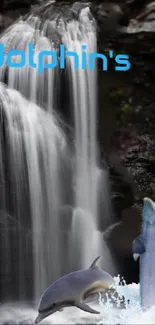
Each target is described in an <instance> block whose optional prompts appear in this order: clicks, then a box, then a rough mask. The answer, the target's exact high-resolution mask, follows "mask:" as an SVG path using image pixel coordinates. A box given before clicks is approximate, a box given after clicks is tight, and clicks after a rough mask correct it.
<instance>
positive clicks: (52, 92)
mask: <svg viewBox="0 0 155 325" xmlns="http://www.w3.org/2000/svg"><path fill="white" fill-rule="evenodd" d="M50 3H52V2H50ZM60 39H61V42H62V43H63V44H64V45H65V48H66V49H67V50H69V51H70V50H71V51H76V52H77V53H79V54H80V51H81V46H82V45H86V46H87V55H88V54H89V52H96V49H97V44H96V43H97V42H96V30H95V21H94V19H93V17H92V16H91V15H90V12H89V8H88V7H86V8H84V9H83V10H81V12H80V14H79V18H78V19H72V20H66V19H65V18H63V17H61V18H60V19H56V18H55V19H52V20H50V19H46V20H44V21H42V20H41V19H40V18H39V17H37V16H36V15H35V14H31V15H30V16H28V17H27V18H26V19H21V20H20V21H18V22H17V23H15V24H14V25H13V26H11V27H10V28H9V29H8V30H7V31H6V32H5V33H4V34H3V35H2V37H1V40H0V41H1V43H3V44H4V45H5V49H6V52H7V51H8V50H9V49H21V50H24V51H25V52H26V51H27V48H28V44H29V43H33V44H34V62H37V61H36V60H37V55H38V52H39V51H41V50H55V51H57V53H58V43H60ZM14 60H18V57H15V58H14ZM47 60H48V58H47ZM47 62H48V61H47ZM62 75H63V76H62ZM64 75H65V77H64ZM62 78H65V83H67V82H68V96H69V102H70V105H69V106H70V107H69V111H70V115H71V116H73V125H72V130H71V131H70V133H71V137H72V138H73V139H74V140H73V143H70V141H69V139H68V140H67V134H65V123H64V121H62V119H63V118H62V117H61V118H60V116H59V109H61V107H60V97H61V95H62V93H63V89H60V85H61V80H62ZM0 81H1V85H0V100H1V124H3V134H2V133H1V147H0V181H1V187H2V191H1V193H2V194H1V198H2V200H1V206H0V209H1V212H0V213H1V220H2V222H3V220H4V224H3V227H2V232H3V235H1V236H0V240H1V252H0V255H1V257H0V259H1V260H2V261H3V264H4V266H3V267H2V272H3V274H5V279H6V284H5V285H4V286H2V284H1V287H2V289H3V290H2V294H3V295H4V291H5V289H4V287H6V285H7V286H8V287H9V283H11V282H15V285H16V290H17V291H18V292H17V296H19V297H20V298H21V299H26V298H27V296H28V293H27V292H28V291H29V290H30V291H31V290H32V288H31V287H33V288H34V289H33V290H32V291H33V293H34V298H35V299H38V298H39V296H40V294H41V293H42V292H43V291H44V289H45V288H46V287H47V286H48V285H49V284H50V283H51V282H52V281H53V280H55V279H56V278H58V277H59V276H61V275H62V274H64V272H66V271H68V272H69V271H71V270H72V269H75V268H83V267H88V266H89V264H91V262H92V260H93V259H94V258H95V257H96V256H98V255H99V254H102V251H103V250H104V257H105V259H104V266H107V264H108V263H109V261H106V259H108V258H109V259H111V258H110V257H107V256H109V253H108V248H107V247H106V245H105V243H103V239H102V235H101V233H100V232H99V230H98V205H99V189H100V186H101V182H102V180H103V179H104V181H105V177H103V173H104V172H103V171H102V170H101V169H100V168H99V163H98V148H97V134H96V133H97V127H96V125H97V93H96V89H97V73H96V69H95V70H94V71H90V70H89V68H87V69H86V70H81V69H79V70H75V69H74V64H73V60H72V58H68V59H67V61H66V69H65V74H63V73H62V71H60V69H59V68H55V69H46V70H45V72H44V73H43V74H40V73H39V72H38V70H37V69H34V68H32V67H30V66H28V65H26V66H25V67H24V68H16V69H14V68H8V67H7V65H6V64H5V65H4V66H3V67H1V69H0ZM2 82H3V83H4V82H5V83H7V86H8V87H5V86H4V85H3V84H2ZM104 187H105V188H107V187H108V184H107V182H106V181H105V183H104ZM103 194H104V193H103ZM103 200H104V198H103ZM104 202H105V204H107V203H106V200H105V201H104ZM65 209H66V210H68V211H69V214H70V215H69V219H70V223H71V225H70V229H68V231H67V233H66V231H64V230H63V229H62V223H63V222H64V221H63V218H64V216H63V212H64V213H65V211H66V210H65ZM106 217H107V216H106ZM107 254H108V255H107ZM17 261H18V263H17ZM13 277H14V279H13ZM13 290H14V289H12V287H11V289H10V290H9V293H8V297H7V298H10V295H11V293H12V292H13ZM12 296H13V294H12Z"/></svg>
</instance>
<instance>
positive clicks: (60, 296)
mask: <svg viewBox="0 0 155 325" xmlns="http://www.w3.org/2000/svg"><path fill="white" fill-rule="evenodd" d="M100 259H101V256H99V257H97V258H96V259H95V260H94V262H93V263H92V265H91V266H90V268H89V269H86V270H79V271H75V272H72V273H69V274H67V275H65V276H63V277H62V278H60V279H58V280H56V281H55V282H54V283H53V284H51V285H50V286H49V287H48V288H47V289H46V291H45V292H44V293H43V295H42V297H41V301H40V305H39V310H38V311H39V314H38V316H37V318H36V320H35V323H36V324H38V323H39V322H40V321H41V320H43V319H44V318H46V317H48V316H49V315H52V314H54V313H55V312H56V311H59V310H61V309H62V308H63V307H67V306H76V307H78V308H80V309H82V310H84V311H86V312H88V313H92V314H100V313H99V312H98V311H96V310H94V309H92V308H91V307H89V306H88V305H87V304H86V303H84V302H85V301H86V300H87V299H88V298H90V297H91V296H92V297H93V294H94V293H99V292H103V291H105V290H107V289H110V288H111V287H112V285H113V284H114V280H113V278H112V276H111V275H110V274H108V273H106V272H104V271H103V270H101V269H100V267H99V261H100Z"/></svg>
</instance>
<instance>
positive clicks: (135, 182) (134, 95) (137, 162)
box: [99, 1, 155, 280]
mask: <svg viewBox="0 0 155 325" xmlns="http://www.w3.org/2000/svg"><path fill="white" fill-rule="evenodd" d="M137 3H138V1H137V2H136V1H134V2H133V3H132V6H133V7H132V6H131V2H130V10H131V9H132V8H133V9H132V10H133V11H132V10H131V13H130V23H129V25H128V27H127V30H126V32H125V33H124V34H122V35H121V36H120V37H119V38H118V37H115V38H109V39H104V40H103V39H102V40H101V39H100V38H99V48H100V52H101V53H102V52H104V49H105V48H106V49H107V48H111V49H114V50H115V53H126V54H128V55H129V57H130V62H131V69H130V71H128V72H126V73H119V74H117V73H116V72H114V71H113V69H112V68H111V67H109V71H108V72H107V73H104V72H102V71H100V73H99V86H100V115H99V139H100V146H101V150H102V148H104V149H103V150H104V151H105V148H106V152H107V156H108V157H109V161H110V166H111V168H112V170H113V173H112V172H111V183H112V186H111V188H112V193H113V202H114V214H115V216H114V219H115V220H118V219H119V220H120V219H121V220H122V221H121V222H120V223H119V224H116V226H113V227H112V228H111V229H109V234H108V235H107V234H106V236H107V237H106V238H108V239H107V240H108V241H109V243H110V245H111V247H112V251H113V252H115V253H114V254H115V255H117V256H118V258H120V260H121V261H123V262H125V264H126V265H130V271H129V272H127V268H126V273H125V274H126V277H127V278H128V279H130V280H131V273H132V272H131V270H133V273H132V279H133V280H138V278H136V276H137V275H138V266H136V265H135V264H133V263H134V262H132V256H131V254H132V253H131V244H132V240H133V238H134V236H135V233H134V234H133V229H134V231H136V232H137V234H138V232H139V230H140V225H141V207H142V198H143V197H145V196H149V197H151V198H152V199H154V198H155V191H154V189H155V184H154V174H155V152H154V146H155V126H154V125H155V106H154V102H155V92H154V83H155V79H154V74H153V71H154V62H155V51H154V47H153V40H154V31H155V28H154V23H155V2H151V3H150V4H149V5H147V6H146V7H145V6H144V2H143V4H142V6H140V7H139V10H138V6H136V4H137ZM107 159H108V158H107ZM116 180H117V182H116ZM122 184H124V185H123V186H122ZM125 184H126V185H125ZM125 186H126V188H125ZM133 208H134V211H137V213H135V212H134V214H133ZM135 223H136V225H135ZM120 229H123V232H122V231H120ZM121 232H122V234H123V235H121ZM120 235H121V241H120ZM123 238H124V239H123Z"/></svg>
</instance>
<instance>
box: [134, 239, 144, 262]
mask: <svg viewBox="0 0 155 325" xmlns="http://www.w3.org/2000/svg"><path fill="white" fill-rule="evenodd" d="M132 252H133V258H134V260H135V261H137V259H138V257H139V256H140V255H141V254H143V253H145V244H144V239H143V236H142V235H139V236H138V237H137V238H136V239H135V240H134V241H133V244H132Z"/></svg>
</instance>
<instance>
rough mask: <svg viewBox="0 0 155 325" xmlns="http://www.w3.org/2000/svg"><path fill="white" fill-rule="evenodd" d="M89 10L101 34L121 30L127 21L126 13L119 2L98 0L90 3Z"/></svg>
mask: <svg viewBox="0 0 155 325" xmlns="http://www.w3.org/2000/svg"><path fill="white" fill-rule="evenodd" d="M90 10H91V12H92V14H93V16H94V17H95V19H96V21H97V23H98V26H99V30H100V31H102V33H103V34H108V35H110V33H114V31H115V32H121V30H122V26H127V25H128V23H129V17H128V15H127V14H126V12H125V11H124V10H123V8H122V7H121V6H120V5H119V4H115V3H108V2H103V3H102V2H100V1H99V2H97V3H96V2H95V3H91V5H90Z"/></svg>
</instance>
